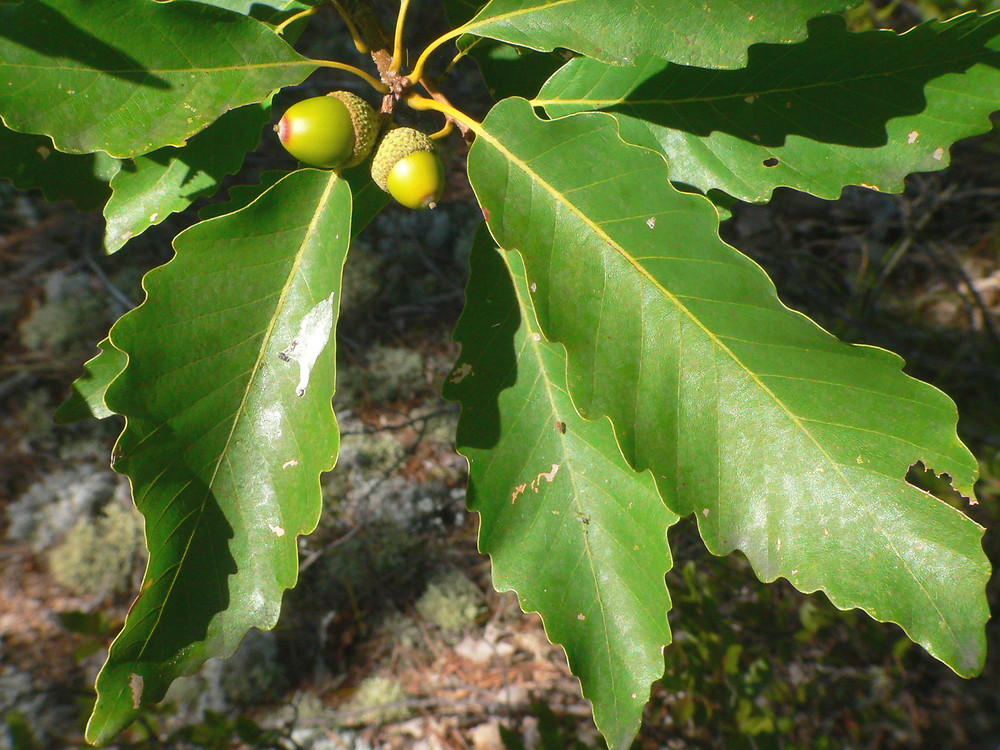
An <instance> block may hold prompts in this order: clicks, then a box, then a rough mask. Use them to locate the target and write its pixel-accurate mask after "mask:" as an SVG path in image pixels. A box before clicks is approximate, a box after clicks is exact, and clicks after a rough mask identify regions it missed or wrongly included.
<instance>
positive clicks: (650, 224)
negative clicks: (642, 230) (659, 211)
mask: <svg viewBox="0 0 1000 750" xmlns="http://www.w3.org/2000/svg"><path fill="white" fill-rule="evenodd" d="M646 226H647V227H649V228H650V229H652V228H653V227H655V226H656V217H655V216H650V217H649V218H648V219H646Z"/></svg>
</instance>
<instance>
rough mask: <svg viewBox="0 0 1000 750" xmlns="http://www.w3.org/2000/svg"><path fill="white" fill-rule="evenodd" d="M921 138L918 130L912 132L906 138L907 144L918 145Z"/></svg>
mask: <svg viewBox="0 0 1000 750" xmlns="http://www.w3.org/2000/svg"><path fill="white" fill-rule="evenodd" d="M919 137H920V133H918V132H917V131H916V130H911V131H910V134H909V135H908V136H906V142H907V143H910V144H913V143H916V142H917V138H919Z"/></svg>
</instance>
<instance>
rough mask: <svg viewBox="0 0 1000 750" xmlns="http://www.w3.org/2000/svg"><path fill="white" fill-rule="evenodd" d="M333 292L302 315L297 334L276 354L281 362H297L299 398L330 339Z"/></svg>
mask: <svg viewBox="0 0 1000 750" xmlns="http://www.w3.org/2000/svg"><path fill="white" fill-rule="evenodd" d="M335 294H336V293H335V292H330V296H329V297H327V298H326V299H325V300H323V301H322V302H320V303H319V304H317V305H316V306H315V307H314V308H313V309H312V310H310V311H309V312H307V313H306V314H305V315H304V316H303V317H302V322H301V323H299V333H298V335H297V336H296V337H295V338H294V339H293V340H292V343H291V344H289V345H288V346H286V347H285V348H284V349H283V350H282V351H281V352H280V353H279V354H278V358H279V359H280V360H282V361H283V362H288V361H290V360H294V361H296V362H298V363H299V384H298V385H297V386H296V387H295V395H296V396H299V397H300V398H301V397H302V396H305V395H306V387H307V386H308V385H309V376H310V374H312V369H313V366H314V365H315V364H316V360H317V359H319V355H320V354H322V353H323V350H324V349H325V348H326V345H327V343H329V341H330V332H331V331H333V297H334V295H335Z"/></svg>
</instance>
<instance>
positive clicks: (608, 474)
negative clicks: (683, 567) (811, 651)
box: [445, 230, 677, 750]
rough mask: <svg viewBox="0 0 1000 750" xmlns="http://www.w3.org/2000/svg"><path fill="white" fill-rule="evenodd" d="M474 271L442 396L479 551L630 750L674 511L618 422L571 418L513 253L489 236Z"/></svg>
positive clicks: (598, 715) (663, 602)
mask: <svg viewBox="0 0 1000 750" xmlns="http://www.w3.org/2000/svg"><path fill="white" fill-rule="evenodd" d="M470 265H471V276H470V278H469V285H468V288H467V290H466V306H465V310H464V312H463V313H462V317H461V319H460V320H459V323H458V327H457V329H456V331H455V339H456V340H457V341H460V342H461V343H462V354H461V356H460V357H459V359H458V363H457V364H456V366H455V369H454V370H453V371H452V374H451V376H450V377H449V380H448V383H447V384H446V385H445V396H446V397H447V398H449V399H453V400H458V401H461V403H462V415H461V418H460V420H459V424H458V439H457V442H458V448H459V451H460V452H461V453H462V454H463V455H465V456H466V457H467V458H468V459H469V496H468V503H469V508H470V509H471V510H474V511H477V512H478V513H479V514H480V525H479V549H480V551H482V552H484V553H486V554H488V555H490V557H491V558H492V562H493V584H494V586H495V587H496V589H497V590H498V591H516V592H517V594H518V597H519V599H520V602H521V608H522V609H523V610H524V611H525V612H538V613H539V614H540V615H541V617H542V622H543V623H544V625H545V632H546V634H547V635H548V637H549V639H550V640H551V641H552V642H553V643H557V644H559V645H561V646H562V647H563V648H564V649H565V650H566V656H567V659H568V661H569V665H570V669H571V670H572V671H573V673H574V674H575V675H576V676H577V677H579V678H580V682H581V685H582V687H583V694H584V696H585V697H586V698H588V699H589V700H590V701H591V702H592V703H593V706H594V719H595V721H596V723H597V726H598V728H599V729H600V730H601V733H602V734H603V735H604V736H605V737H606V738H607V740H608V745H609V746H610V748H611V749H612V750H615V748H627V747H628V746H629V744H630V743H631V741H632V739H633V737H634V736H635V733H636V731H637V730H638V728H639V723H640V721H641V719H642V709H643V706H645V704H646V702H647V701H648V700H649V689H650V683H652V682H653V681H654V680H656V679H658V678H659V677H660V676H661V675H662V674H663V648H664V647H665V646H666V645H667V644H668V643H670V627H669V626H668V624H667V611H668V610H669V609H670V596H669V595H668V593H667V589H666V586H665V584H664V576H665V575H666V573H667V571H668V570H669V569H670V566H671V558H670V548H669V546H668V545H667V528H668V527H670V526H671V525H673V524H674V523H676V521H677V516H676V515H675V514H673V513H672V512H670V511H669V510H667V508H666V507H665V506H664V505H663V501H662V500H660V497H659V495H658V494H657V492H656V484H655V483H654V482H653V478H652V477H651V476H650V475H649V473H648V472H644V473H641V474H640V473H636V472H635V471H633V470H632V469H631V468H630V467H629V465H628V464H627V463H625V459H624V458H623V457H622V454H621V450H620V449H619V447H618V443H617V441H616V440H615V433H614V429H613V428H612V426H611V423H610V422H609V421H608V420H607V419H606V418H601V419H599V420H597V421H593V422H591V421H587V420H585V419H583V418H582V417H581V416H580V415H579V414H578V413H577V411H576V409H575V407H574V406H573V402H572V401H571V400H570V396H569V392H568V391H567V389H566V356H565V352H564V350H563V348H562V347H561V346H560V345H558V344H553V343H550V342H548V341H546V340H545V339H544V338H543V337H542V335H541V333H540V329H539V327H538V324H537V321H536V320H535V315H534V312H533V311H532V309H531V300H530V292H529V290H528V282H527V280H526V279H525V275H524V264H523V262H522V261H521V258H520V257H519V256H518V254H517V253H515V252H507V251H498V250H497V249H496V247H495V245H494V244H493V242H492V241H491V240H490V238H489V235H488V233H487V232H486V231H485V230H481V231H480V233H479V235H478V236H477V238H476V241H475V244H474V246H473V250H472V257H471V260H470Z"/></svg>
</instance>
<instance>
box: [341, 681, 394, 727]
mask: <svg viewBox="0 0 1000 750" xmlns="http://www.w3.org/2000/svg"><path fill="white" fill-rule="evenodd" d="M409 698H410V695H409V694H408V693H407V692H406V690H404V689H403V686H402V685H400V684H399V683H398V682H396V681H395V680H390V679H389V678H388V677H369V678H367V679H365V680H364V681H362V683H361V684H360V685H358V689H357V691H355V693H354V696H353V697H352V698H351V700H350V701H348V702H347V704H346V705H345V706H344V710H345V711H350V712H356V711H357V712H360V711H363V712H364V713H361V714H358V715H357V716H352V718H351V720H350V722H349V723H364V724H387V723H389V722H393V721H403V720H404V719H407V718H409V716H410V709H409V708H407V707H406V706H394V705H392V704H393V703H401V702H403V701H405V700H408V699H409Z"/></svg>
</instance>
